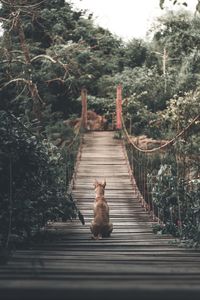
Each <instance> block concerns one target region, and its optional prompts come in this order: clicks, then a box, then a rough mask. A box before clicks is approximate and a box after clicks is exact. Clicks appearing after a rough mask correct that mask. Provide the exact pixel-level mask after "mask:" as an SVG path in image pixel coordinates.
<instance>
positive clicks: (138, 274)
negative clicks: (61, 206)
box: [0, 131, 200, 300]
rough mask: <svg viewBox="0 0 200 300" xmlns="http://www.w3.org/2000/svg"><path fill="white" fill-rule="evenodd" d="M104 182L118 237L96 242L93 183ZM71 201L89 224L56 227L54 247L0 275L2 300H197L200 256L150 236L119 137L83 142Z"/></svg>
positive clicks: (15, 259)
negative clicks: (93, 236)
mask: <svg viewBox="0 0 200 300" xmlns="http://www.w3.org/2000/svg"><path fill="white" fill-rule="evenodd" d="M95 178H97V179H103V178H106V180H107V187H106V192H105V197H106V199H107V201H108V204H109V206H110V217H111V222H112V223H113V225H114V230H113V233H112V235H111V237H109V238H105V239H102V240H96V241H94V240H92V239H91V233H90V230H89V225H90V222H91V220H92V218H93V211H92V207H93V201H94V187H93V182H94V179H95ZM72 194H73V197H74V199H75V201H76V203H77V206H78V207H79V209H80V210H81V212H82V213H83V214H84V216H85V222H86V224H85V225H84V226H83V225H82V224H81V223H80V222H79V221H73V222H67V223H59V222H58V223H54V224H52V225H49V227H48V230H49V232H51V233H52V236H54V235H56V236H57V237H58V238H57V239H55V238H54V239H52V240H49V241H46V242H44V243H40V244H37V245H35V246H33V247H32V248H31V249H27V250H18V251H16V252H15V253H14V255H13V256H12V258H11V259H10V261H9V262H8V264H7V265H6V266H2V267H1V269H0V295H1V299H34V300H35V299H94V298H95V299H102V298H103V299H133V298H134V297H136V298H138V299H189V298H192V299H199V296H200V285H199V282H200V269H199V264H200V252H199V251H198V250H192V249H186V248H180V247H178V246H177V245H176V243H175V241H174V239H172V237H169V236H161V235H155V234H153V232H152V223H153V220H152V217H151V216H150V215H149V214H148V213H147V212H146V211H145V210H144V208H143V207H142V206H143V205H142V201H143V200H142V196H141V194H140V192H139V190H138V188H137V186H136V184H135V181H134V178H133V177H132V176H131V173H130V165H129V162H128V160H127V155H126V151H125V147H124V144H123V141H122V140H117V139H114V132H112V131H110V132H109V131H99V132H89V133H86V134H84V136H83V142H82V147H81V148H80V153H79V155H78V161H77V166H76V174H75V176H74V187H73V190H72Z"/></svg>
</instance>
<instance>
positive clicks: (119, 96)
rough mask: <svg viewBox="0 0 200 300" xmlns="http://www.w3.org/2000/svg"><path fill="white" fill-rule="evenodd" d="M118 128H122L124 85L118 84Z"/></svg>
mask: <svg viewBox="0 0 200 300" xmlns="http://www.w3.org/2000/svg"><path fill="white" fill-rule="evenodd" d="M116 129H117V130H120V129H122V85H121V84H119V85H118V86H117V98H116Z"/></svg>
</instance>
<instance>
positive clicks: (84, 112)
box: [81, 89, 87, 129]
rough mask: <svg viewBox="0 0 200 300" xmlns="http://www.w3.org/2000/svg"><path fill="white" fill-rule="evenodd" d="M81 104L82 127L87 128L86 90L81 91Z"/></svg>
mask: <svg viewBox="0 0 200 300" xmlns="http://www.w3.org/2000/svg"><path fill="white" fill-rule="evenodd" d="M81 102H82V127H83V128H85V129H86V128H87V90H86V89H82V90H81Z"/></svg>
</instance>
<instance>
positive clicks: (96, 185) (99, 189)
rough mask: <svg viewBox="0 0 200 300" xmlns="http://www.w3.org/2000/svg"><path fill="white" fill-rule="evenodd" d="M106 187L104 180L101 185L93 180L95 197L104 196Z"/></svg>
mask: <svg viewBox="0 0 200 300" xmlns="http://www.w3.org/2000/svg"><path fill="white" fill-rule="evenodd" d="M105 187H106V180H105V179H104V180H103V181H102V182H101V183H100V182H98V181H97V180H96V179H95V182H94V189H95V192H96V197H99V196H104V191H105Z"/></svg>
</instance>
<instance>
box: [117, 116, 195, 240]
mask: <svg viewBox="0 0 200 300" xmlns="http://www.w3.org/2000/svg"><path fill="white" fill-rule="evenodd" d="M199 117H200V116H199V115H198V116H196V117H195V118H194V119H193V120H192V121H191V122H190V123H189V124H188V125H187V126H186V127H185V128H184V129H183V130H181V131H180V132H179V133H178V134H176V136H175V137H174V138H173V139H171V140H169V141H168V142H165V143H164V144H162V143H160V146H158V147H153V148H151V149H148V148H147V147H146V149H144V148H142V147H140V145H139V144H138V143H136V142H135V140H134V139H133V137H131V136H130V135H129V134H128V131H127V129H126V124H125V121H124V119H123V117H122V133H123V138H124V143H125V147H126V150H127V156H128V159H129V164H130V166H131V170H132V173H133V176H134V178H135V181H136V184H137V187H138V189H139V191H140V193H141V195H142V197H139V199H140V200H141V205H142V206H143V207H144V208H145V210H147V211H148V212H149V213H150V214H151V216H152V220H153V221H155V222H156V223H155V226H154V228H155V230H157V231H161V232H166V233H172V234H174V235H175V236H177V237H180V238H181V239H189V240H192V241H193V242H195V243H198V242H199V241H200V234H199V233H198V232H199V227H200V164H199V156H198V155H196V156H192V155H190V150H189V147H192V142H191V139H190V130H191V129H192V128H193V126H196V124H197V123H198V121H199ZM183 144H184V146H183ZM186 144H187V147H186ZM186 148H187V151H184V149H186Z"/></svg>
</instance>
